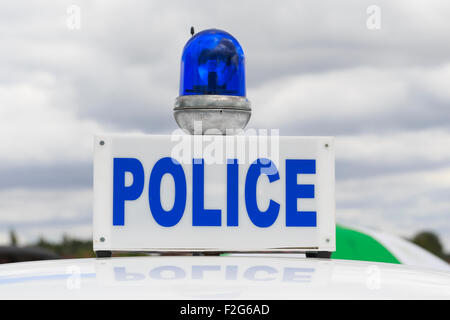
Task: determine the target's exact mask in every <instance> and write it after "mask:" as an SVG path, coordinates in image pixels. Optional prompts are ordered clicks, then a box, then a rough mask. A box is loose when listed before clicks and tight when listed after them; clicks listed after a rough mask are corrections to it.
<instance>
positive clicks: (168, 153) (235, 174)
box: [93, 135, 335, 252]
mask: <svg viewBox="0 0 450 320" xmlns="http://www.w3.org/2000/svg"><path fill="white" fill-rule="evenodd" d="M94 142H95V155H94V221H93V222H94V233H93V242H94V250H95V251H229V252H230V251H302V252H303V251H334V250H335V175H334V139H333V138H332V137H279V136H277V135H273V136H270V135H269V136H268V135H259V136H243V135H241V136H190V135H99V136H96V137H95V141H94Z"/></svg>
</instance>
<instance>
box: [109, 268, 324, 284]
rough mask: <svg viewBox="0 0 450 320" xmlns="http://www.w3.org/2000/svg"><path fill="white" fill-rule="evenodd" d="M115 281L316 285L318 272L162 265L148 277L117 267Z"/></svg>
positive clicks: (288, 269) (299, 269)
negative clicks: (252, 282) (314, 279)
mask: <svg viewBox="0 0 450 320" xmlns="http://www.w3.org/2000/svg"><path fill="white" fill-rule="evenodd" d="M113 270H114V280H115V281H125V282H127V281H131V282H133V281H140V280H144V279H152V280H158V281H159V280H167V281H169V280H180V279H191V280H204V279H207V278H211V277H212V278H216V279H223V280H226V281H228V280H229V281H236V280H248V281H255V282H270V281H282V282H295V283H308V282H311V281H312V276H313V273H314V272H315V269H314V268H302V267H282V268H279V267H276V266H269V265H253V266H245V267H243V266H237V265H192V266H190V267H188V266H180V265H179V266H176V265H161V266H155V267H153V268H151V269H149V271H148V273H143V272H142V271H141V270H140V271H141V272H136V271H135V270H130V268H128V269H127V268H126V267H124V266H123V267H121V266H115V267H114V268H113Z"/></svg>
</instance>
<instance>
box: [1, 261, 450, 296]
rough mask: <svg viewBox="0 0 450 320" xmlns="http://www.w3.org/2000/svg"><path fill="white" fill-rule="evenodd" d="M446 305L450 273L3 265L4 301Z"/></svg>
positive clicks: (368, 267) (357, 267) (294, 266)
mask: <svg viewBox="0 0 450 320" xmlns="http://www.w3.org/2000/svg"><path fill="white" fill-rule="evenodd" d="M405 298H406V299H449V298H450V273H449V272H445V271H439V270H432V269H423V268H416V267H406V266H403V265H398V264H389V263H374V262H361V261H347V260H331V259H311V258H299V257H291V256H286V257H283V256H271V255H269V254H268V255H266V256H261V255H260V256H246V255H241V256H225V257H224V256H142V257H113V258H101V259H95V258H90V259H61V260H47V261H34V262H20V263H10V264H4V265H0V299H405Z"/></svg>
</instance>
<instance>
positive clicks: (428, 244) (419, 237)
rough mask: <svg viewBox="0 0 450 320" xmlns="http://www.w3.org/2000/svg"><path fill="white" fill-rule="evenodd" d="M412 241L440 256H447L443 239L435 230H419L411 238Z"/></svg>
mask: <svg viewBox="0 0 450 320" xmlns="http://www.w3.org/2000/svg"><path fill="white" fill-rule="evenodd" d="M411 241H412V242H414V243H415V244H417V245H418V246H420V247H422V248H424V249H425V250H428V251H429V252H431V253H433V254H434V255H436V256H438V257H441V258H444V259H445V258H446V254H445V253H444V250H443V247H442V244H441V241H440V240H439V237H438V236H437V235H436V234H435V233H434V232H431V231H422V232H419V233H418V234H416V235H415V236H414V237H413V238H412V239H411Z"/></svg>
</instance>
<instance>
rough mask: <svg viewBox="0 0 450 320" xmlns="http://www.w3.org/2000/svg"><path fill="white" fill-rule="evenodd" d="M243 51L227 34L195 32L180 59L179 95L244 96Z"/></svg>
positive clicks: (215, 31) (221, 32) (220, 32)
mask: <svg viewBox="0 0 450 320" xmlns="http://www.w3.org/2000/svg"><path fill="white" fill-rule="evenodd" d="M244 60H245V59H244V51H243V50H242V47H241V45H240V44H239V42H238V41H237V40H236V39H235V38H234V37H233V36H232V35H231V34H229V33H227V32H225V31H222V30H217V29H209V30H204V31H201V32H199V33H197V34H195V35H194V36H193V37H192V38H191V39H190V40H189V41H188V42H187V43H186V45H185V47H184V49H183V56H182V58H181V78H180V96H188V95H227V96H240V97H245V66H244V64H245V61H244Z"/></svg>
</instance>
